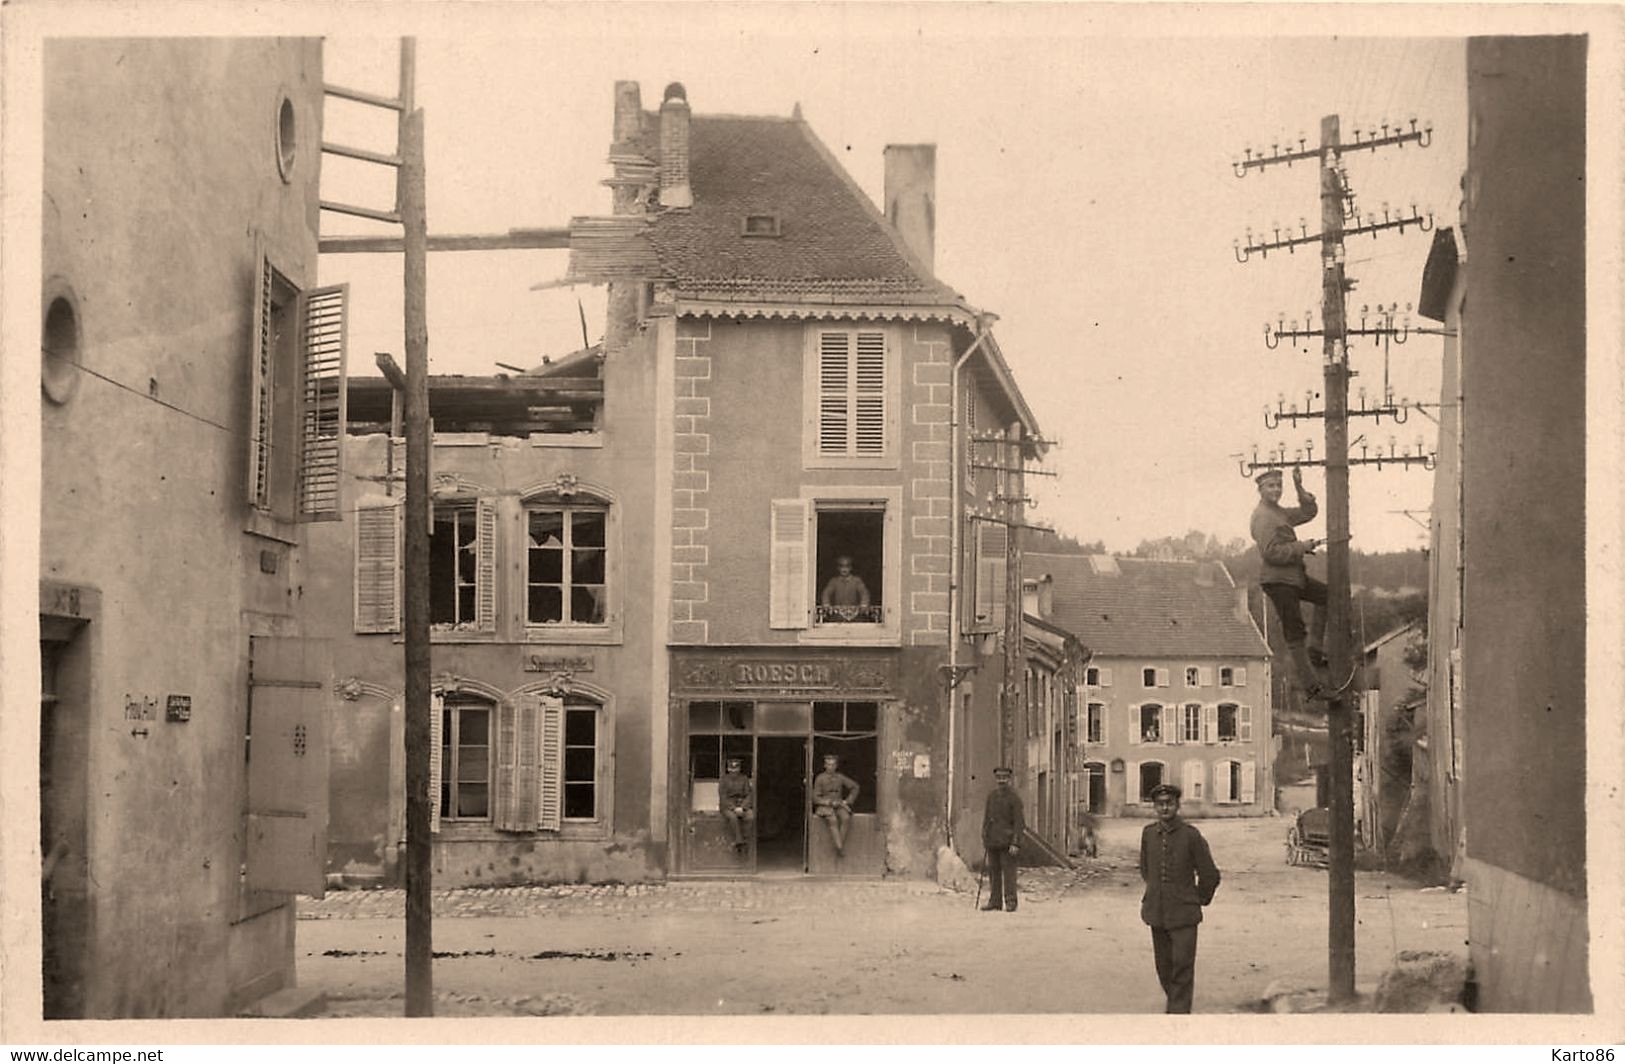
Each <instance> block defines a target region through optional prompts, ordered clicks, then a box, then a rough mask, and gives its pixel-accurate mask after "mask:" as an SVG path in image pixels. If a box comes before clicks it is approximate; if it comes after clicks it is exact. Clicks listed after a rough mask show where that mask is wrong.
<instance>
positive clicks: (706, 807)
mask: <svg viewBox="0 0 1625 1064" xmlns="http://www.w3.org/2000/svg"><path fill="white" fill-rule="evenodd" d="M755 708H756V707H755V706H754V705H753V704H752V703H750V702H734V701H730V702H716V701H696V702H690V703H689V704H688V731H689V736H688V778H689V802H690V808H691V809H692V810H693V811H694V812H711V813H714V812H716V811H717V808H718V805H717V801H718V799H717V782H718V781H719V780H720V779H722V773H723V770H724V768H725V767H726V764H727V760H728V758H730V757H737V758H739V759H740V760H741V761H742V762H744V764H743V766H742V769H743V771H744V773H745V775H747V776H752V777H754V776H755V775H756V768H755V763H754V762H755V746H754V739H753V737H752V735H751V729H752V724H753V717H754V716H755V713H754V710H755Z"/></svg>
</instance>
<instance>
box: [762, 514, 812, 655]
mask: <svg viewBox="0 0 1625 1064" xmlns="http://www.w3.org/2000/svg"><path fill="white" fill-rule="evenodd" d="M769 538H770V541H771V542H770V544H769V549H768V565H769V569H770V573H769V576H768V595H769V603H768V626H769V627H771V628H805V627H807V612H808V608H809V607H808V602H807V599H808V592H807V587H808V580H809V577H808V575H807V569H808V567H807V560H808V554H809V551H808V543H807V501H806V500H805V499H774V500H773V503H772V512H771V519H770V529H769Z"/></svg>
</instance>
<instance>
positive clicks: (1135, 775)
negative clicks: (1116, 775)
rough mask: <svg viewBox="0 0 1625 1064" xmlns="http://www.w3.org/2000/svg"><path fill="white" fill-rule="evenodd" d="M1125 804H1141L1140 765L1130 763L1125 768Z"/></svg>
mask: <svg viewBox="0 0 1625 1064" xmlns="http://www.w3.org/2000/svg"><path fill="white" fill-rule="evenodd" d="M1123 802H1124V803H1125V804H1126V805H1139V804H1140V763H1139V762H1138V761H1130V762H1129V763H1128V764H1127V765H1125V766H1124V768H1123Z"/></svg>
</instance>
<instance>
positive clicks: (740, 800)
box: [717, 757, 756, 850]
mask: <svg viewBox="0 0 1625 1064" xmlns="http://www.w3.org/2000/svg"><path fill="white" fill-rule="evenodd" d="M743 765H744V762H743V761H742V760H741V759H739V758H737V757H730V758H728V760H727V771H725V772H724V773H723V774H722V779H721V780H720V781H719V782H718V783H717V805H718V807H719V808H720V809H721V811H722V819H723V821H724V822H725V823H726V824H727V825H728V835H729V837H730V838H731V839H732V841H733V847H734V849H735V850H744V849H745V826H746V825H747V824H749V825H751V826H752V827H754V826H755V822H756V802H755V799H754V798H753V797H752V795H751V784H750V777H749V776H747V775H745V773H744V772H743V771H742V767H743Z"/></svg>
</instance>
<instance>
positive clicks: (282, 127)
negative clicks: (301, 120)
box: [276, 96, 299, 181]
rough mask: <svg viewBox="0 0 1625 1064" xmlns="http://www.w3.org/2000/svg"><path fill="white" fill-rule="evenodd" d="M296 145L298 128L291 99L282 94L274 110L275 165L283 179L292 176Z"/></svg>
mask: <svg viewBox="0 0 1625 1064" xmlns="http://www.w3.org/2000/svg"><path fill="white" fill-rule="evenodd" d="M298 147H299V129H298V121H297V118H296V116H295V114H294V110H293V101H292V100H290V99H288V98H287V97H286V96H284V97H282V104H281V105H280V106H279V107H278V108H277V110H276V166H277V171H278V172H279V173H280V174H281V175H282V180H284V181H289V180H292V178H293V163H294V158H295V154H296V152H297V150H298Z"/></svg>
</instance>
